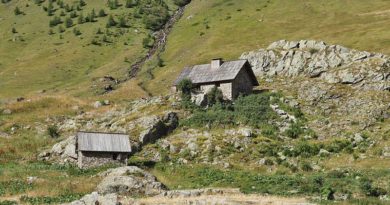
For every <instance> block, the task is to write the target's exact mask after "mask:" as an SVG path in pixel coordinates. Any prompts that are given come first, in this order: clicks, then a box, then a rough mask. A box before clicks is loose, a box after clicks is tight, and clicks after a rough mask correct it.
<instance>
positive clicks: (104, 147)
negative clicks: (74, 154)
mask: <svg viewBox="0 0 390 205" xmlns="http://www.w3.org/2000/svg"><path fill="white" fill-rule="evenodd" d="M77 143H78V149H79V150H80V151H92V152H131V146H130V141H129V136H128V135H125V134H116V133H99V132H78V133H77Z"/></svg>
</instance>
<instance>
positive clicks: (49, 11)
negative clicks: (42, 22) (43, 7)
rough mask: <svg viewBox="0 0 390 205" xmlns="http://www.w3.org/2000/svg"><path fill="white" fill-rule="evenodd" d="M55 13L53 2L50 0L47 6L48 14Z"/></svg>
mask: <svg viewBox="0 0 390 205" xmlns="http://www.w3.org/2000/svg"><path fill="white" fill-rule="evenodd" d="M53 14H54V7H53V2H52V1H49V4H48V6H47V15H48V16H53Z"/></svg>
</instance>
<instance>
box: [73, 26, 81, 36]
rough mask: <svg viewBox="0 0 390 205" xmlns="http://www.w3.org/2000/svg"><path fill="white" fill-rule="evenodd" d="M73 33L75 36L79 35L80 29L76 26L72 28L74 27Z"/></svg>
mask: <svg viewBox="0 0 390 205" xmlns="http://www.w3.org/2000/svg"><path fill="white" fill-rule="evenodd" d="M73 34H74V35H75V36H79V35H81V31H80V30H79V29H78V28H74V29H73Z"/></svg>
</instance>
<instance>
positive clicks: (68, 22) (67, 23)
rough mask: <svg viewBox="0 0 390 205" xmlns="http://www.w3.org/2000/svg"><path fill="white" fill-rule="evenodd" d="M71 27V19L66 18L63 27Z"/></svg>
mask: <svg viewBox="0 0 390 205" xmlns="http://www.w3.org/2000/svg"><path fill="white" fill-rule="evenodd" d="M72 26H73V20H72V19H71V18H66V19H65V27H66V28H70V27H72Z"/></svg>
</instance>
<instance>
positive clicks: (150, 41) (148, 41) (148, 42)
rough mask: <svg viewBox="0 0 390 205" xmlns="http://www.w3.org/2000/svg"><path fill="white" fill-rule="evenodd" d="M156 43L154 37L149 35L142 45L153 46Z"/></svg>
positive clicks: (145, 46)
mask: <svg viewBox="0 0 390 205" xmlns="http://www.w3.org/2000/svg"><path fill="white" fill-rule="evenodd" d="M153 44H154V37H153V36H151V35H148V36H147V37H146V38H144V39H143V40H142V46H143V47H144V48H152V47H153Z"/></svg>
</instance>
